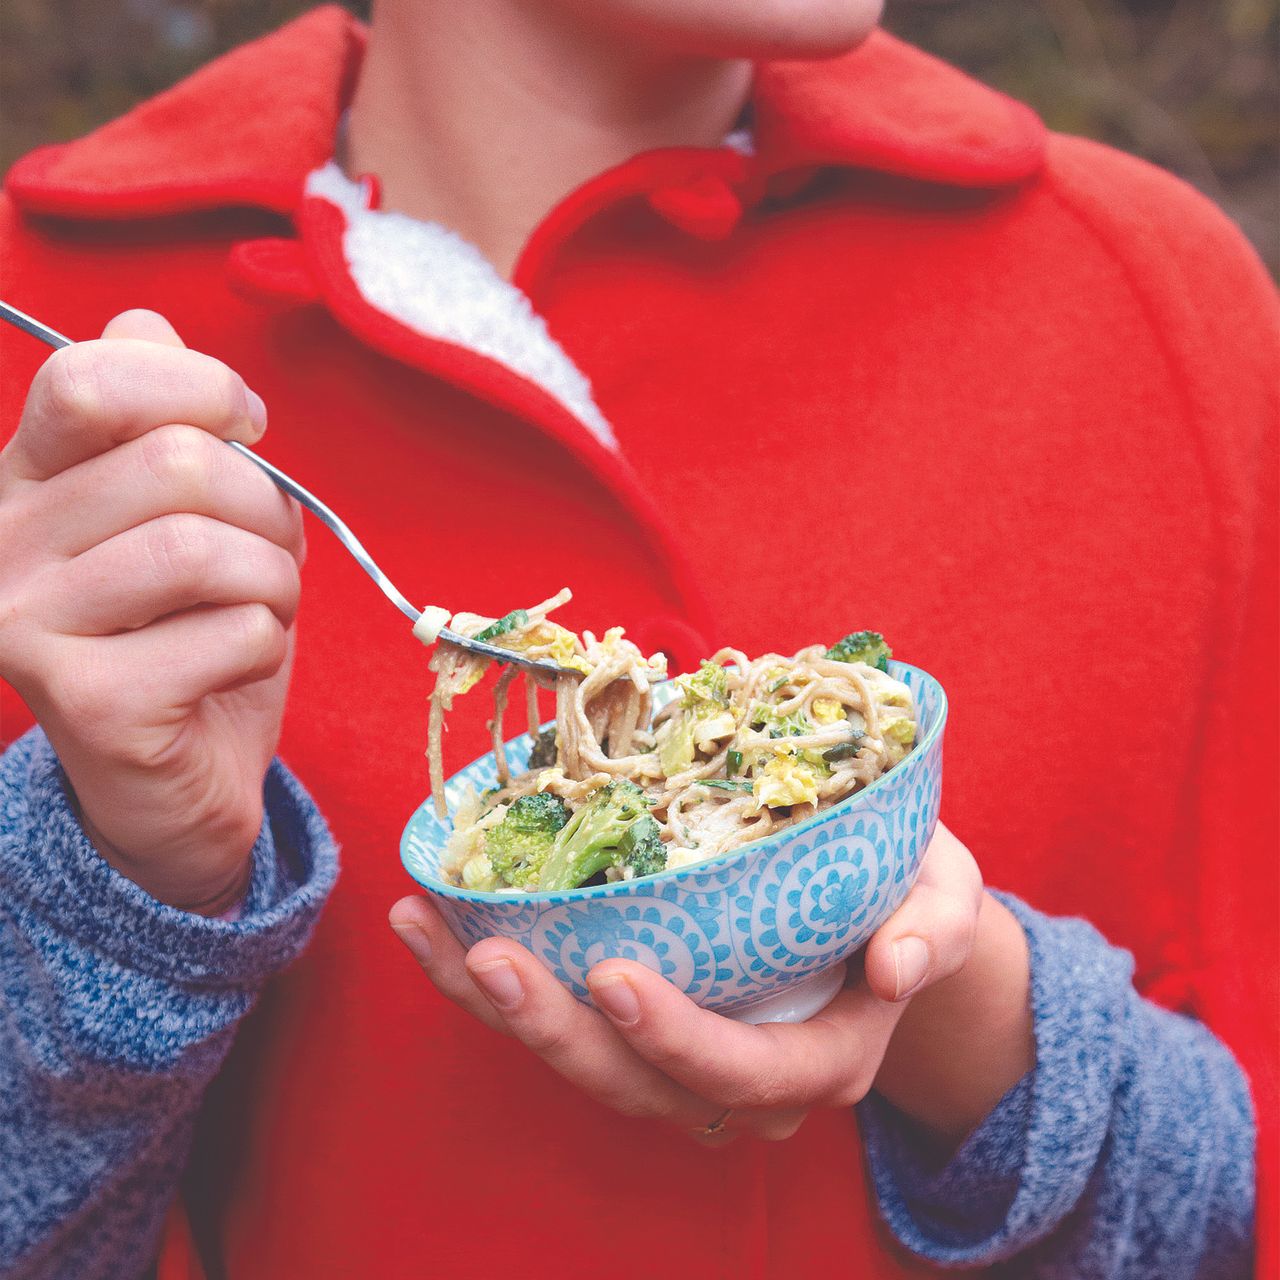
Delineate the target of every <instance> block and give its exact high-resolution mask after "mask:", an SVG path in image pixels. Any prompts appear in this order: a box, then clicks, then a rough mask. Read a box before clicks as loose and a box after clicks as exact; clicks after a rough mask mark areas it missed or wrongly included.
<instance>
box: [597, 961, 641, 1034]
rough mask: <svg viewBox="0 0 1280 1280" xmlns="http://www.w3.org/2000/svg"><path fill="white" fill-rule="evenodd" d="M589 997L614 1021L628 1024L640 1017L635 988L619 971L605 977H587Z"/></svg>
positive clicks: (638, 1001)
mask: <svg viewBox="0 0 1280 1280" xmlns="http://www.w3.org/2000/svg"><path fill="white" fill-rule="evenodd" d="M587 986H588V987H589V988H590V990H591V998H592V999H593V1000H594V1001H595V1002H596V1004H598V1005H599V1006H600V1007H601V1008H602V1009H603V1010H604V1011H605V1013H607V1014H608V1015H609V1017H611V1018H612V1019H613V1020H614V1021H615V1022H621V1023H624V1024H626V1025H628V1026H629V1025H630V1024H631V1023H633V1022H636V1021H638V1020H639V1018H640V1000H639V998H638V997H637V996H636V989H635V987H633V986H632V985H631V983H629V982H628V981H627V980H626V978H624V977H623V976H622V975H621V974H620V973H616V974H610V975H609V976H608V977H607V978H588V979H587Z"/></svg>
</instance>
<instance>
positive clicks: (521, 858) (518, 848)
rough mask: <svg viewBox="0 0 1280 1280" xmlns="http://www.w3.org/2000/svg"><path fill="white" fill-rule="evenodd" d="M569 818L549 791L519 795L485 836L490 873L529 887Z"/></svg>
mask: <svg viewBox="0 0 1280 1280" xmlns="http://www.w3.org/2000/svg"><path fill="white" fill-rule="evenodd" d="M568 821H569V810H568V808H567V807H566V805H565V803H564V801H563V800H561V799H560V797H559V796H554V795H552V794H551V793H550V792H549V791H540V792H538V793H537V794H536V795H532V796H521V797H520V798H519V799H517V800H515V801H513V802H512V805H511V807H510V808H509V809H508V810H507V811H506V813H505V814H503V816H502V821H501V822H499V823H498V825H497V826H496V827H494V828H493V829H492V830H491V831H490V832H488V834H487V835H486V836H485V842H484V851H485V853H486V854H487V855H488V858H489V864H490V866H492V867H493V870H494V874H495V875H497V876H498V877H499V878H500V879H502V880H504V881H505V882H506V883H507V884H510V885H515V886H516V887H517V888H519V889H528V888H530V887H532V885H533V882H534V881H535V880H537V878H538V874H539V872H540V871H541V870H542V867H543V864H544V863H545V862H546V861H547V859H548V857H549V856H550V854H551V849H552V846H553V844H554V842H555V838H556V834H557V832H559V831H560V830H562V829H563V827H564V826H565V824H566V823H567V822H568Z"/></svg>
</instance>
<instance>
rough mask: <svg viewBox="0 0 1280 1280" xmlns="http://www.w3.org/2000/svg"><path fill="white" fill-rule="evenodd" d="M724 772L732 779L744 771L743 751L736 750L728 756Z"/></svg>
mask: <svg viewBox="0 0 1280 1280" xmlns="http://www.w3.org/2000/svg"><path fill="white" fill-rule="evenodd" d="M724 771H725V773H727V774H728V775H729V777H731V778H732V777H734V775H735V774H738V773H740V772H741V771H742V752H741V751H737V750H734V751H730V752H729V754H728V756H726V757H725V766H724Z"/></svg>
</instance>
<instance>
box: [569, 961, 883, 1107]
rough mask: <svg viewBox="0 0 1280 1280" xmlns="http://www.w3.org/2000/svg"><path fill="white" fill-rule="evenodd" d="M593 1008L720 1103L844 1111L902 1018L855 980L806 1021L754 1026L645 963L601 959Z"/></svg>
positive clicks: (593, 981)
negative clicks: (705, 1003) (708, 1004)
mask: <svg viewBox="0 0 1280 1280" xmlns="http://www.w3.org/2000/svg"><path fill="white" fill-rule="evenodd" d="M587 982H588V985H589V987H590V989H591V994H592V997H593V999H594V1000H595V1002H596V1003H597V1004H598V1005H599V1006H600V1007H601V1008H603V1009H604V1010H605V1012H606V1013H607V1014H608V1015H609V1018H610V1021H611V1022H612V1023H613V1025H614V1027H615V1028H616V1029H617V1031H618V1032H619V1034H620V1035H621V1036H622V1037H623V1038H624V1039H625V1040H626V1042H627V1043H628V1044H629V1045H630V1046H631V1048H633V1049H634V1050H635V1051H636V1053H638V1054H639V1055H640V1056H641V1057H642V1058H644V1059H645V1061H646V1062H649V1063H650V1064H652V1065H653V1066H654V1067H656V1068H657V1069H658V1070H660V1071H661V1072H663V1073H664V1074H666V1075H669V1076H671V1077H672V1078H673V1079H674V1080H677V1081H679V1083H681V1084H682V1085H684V1086H685V1087H686V1088H687V1089H689V1090H690V1091H691V1092H693V1093H695V1094H697V1095H699V1096H701V1097H706V1098H712V1099H714V1100H715V1101H716V1102H719V1103H721V1104H722V1105H723V1106H726V1107H733V1108H735V1109H740V1108H763V1109H768V1110H774V1109H776V1108H784V1109H785V1108H807V1107H811V1106H815V1105H823V1106H844V1105H847V1104H849V1103H851V1102H854V1101H857V1100H858V1099H860V1098H861V1097H862V1096H863V1095H864V1094H865V1092H866V1090H867V1089H868V1088H870V1086H871V1081H872V1079H874V1076H875V1072H876V1069H877V1068H878V1067H879V1065H880V1060H881V1058H882V1057H883V1055H884V1048H885V1045H886V1044H887V1043H888V1040H889V1036H890V1035H891V1034H892V1032H893V1028H894V1026H895V1025H896V1024H897V1021H898V1018H899V1017H900V1016H901V1013H902V1006H900V1005H894V1004H888V1003H886V1002H885V1001H883V1000H880V999H879V998H878V997H876V996H875V995H874V994H873V993H872V992H871V991H869V990H868V989H867V987H866V986H865V985H864V984H862V983H857V984H856V985H854V986H848V987H846V988H845V990H844V991H842V992H841V993H840V994H839V995H838V996H837V997H836V998H835V1000H833V1001H832V1002H831V1004H830V1005H828V1006H827V1008H826V1009H824V1010H823V1011H822V1013H820V1014H818V1015H817V1016H816V1017H814V1018H811V1019H810V1020H809V1021H808V1022H800V1023H791V1024H783V1023H764V1024H762V1025H759V1026H751V1025H748V1024H746V1023H741V1022H735V1021H733V1020H732V1019H730V1018H722V1017H720V1016H719V1015H718V1014H715V1013H711V1012H710V1011H709V1010H706V1009H701V1008H699V1007H698V1006H697V1005H696V1004H694V1003H693V1002H692V1001H691V1000H690V999H688V997H687V996H685V995H684V994H683V993H682V992H680V991H678V990H676V988H675V987H673V986H672V985H671V984H670V983H669V982H667V981H665V980H664V979H663V978H660V977H659V976H658V975H657V974H655V973H652V972H651V971H650V970H648V969H646V968H645V967H644V966H643V965H639V964H635V963H632V962H631V961H627V960H607V961H604V962H603V963H601V964H598V965H597V966H596V967H595V968H594V969H593V970H592V971H591V973H590V974H589V975H588V978H587Z"/></svg>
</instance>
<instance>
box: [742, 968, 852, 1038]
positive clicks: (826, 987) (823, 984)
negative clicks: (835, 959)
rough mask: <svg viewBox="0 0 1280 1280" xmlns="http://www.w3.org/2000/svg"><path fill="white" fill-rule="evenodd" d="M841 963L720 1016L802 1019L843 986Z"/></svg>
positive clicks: (753, 1020)
mask: <svg viewBox="0 0 1280 1280" xmlns="http://www.w3.org/2000/svg"><path fill="white" fill-rule="evenodd" d="M844 972H845V971H844V965H842V964H833V965H832V966H831V968H830V969H823V970H822V971H821V972H820V973H815V974H813V975H812V976H811V977H808V978H806V979H805V980H804V981H803V982H796V983H793V984H792V985H791V986H789V987H786V988H784V989H783V990H782V991H777V992H775V993H774V994H773V995H771V996H765V998H764V999H763V1000H760V1001H757V1003H755V1004H753V1005H748V1006H747V1007H746V1008H745V1009H731V1010H729V1011H728V1012H727V1013H726V1014H725V1015H724V1016H725V1017H726V1018H732V1019H733V1020H734V1021H735V1022H749V1023H751V1024H752V1025H753V1026H754V1025H755V1024H756V1023H758V1022H804V1021H805V1020H806V1019H808V1018H812V1017H813V1015H814V1014H815V1013H821V1012H822V1010H823V1009H825V1008H826V1007H827V1005H829V1004H830V1003H831V1001H832V1000H834V999H835V997H836V992H838V991H839V990H840V988H841V987H843V986H844Z"/></svg>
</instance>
